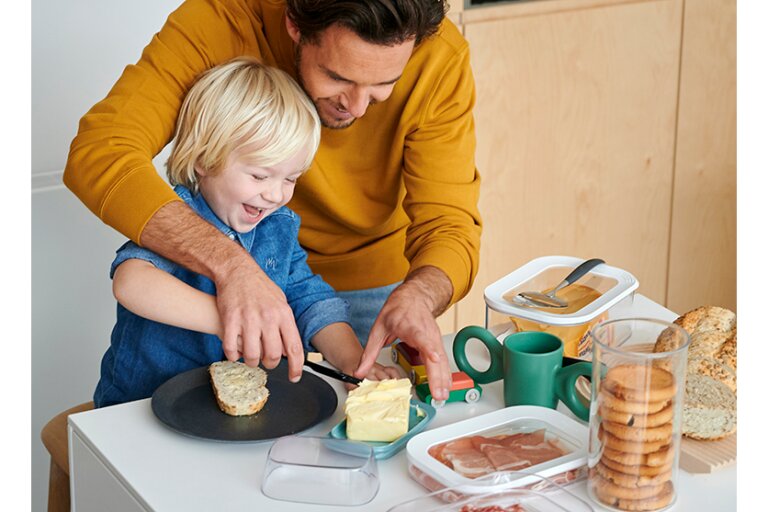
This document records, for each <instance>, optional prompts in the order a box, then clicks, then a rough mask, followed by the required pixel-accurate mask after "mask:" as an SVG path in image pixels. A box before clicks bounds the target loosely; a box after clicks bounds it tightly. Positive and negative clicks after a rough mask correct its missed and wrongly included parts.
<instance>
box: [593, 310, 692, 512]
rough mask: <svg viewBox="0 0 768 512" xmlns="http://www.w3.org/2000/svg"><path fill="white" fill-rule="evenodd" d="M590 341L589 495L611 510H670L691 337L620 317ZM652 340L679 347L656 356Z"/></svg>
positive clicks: (653, 323) (665, 326)
mask: <svg viewBox="0 0 768 512" xmlns="http://www.w3.org/2000/svg"><path fill="white" fill-rule="evenodd" d="M590 336H592V338H593V344H594V350H593V360H592V368H593V372H592V398H591V405H590V418H589V482H588V485H587V488H588V491H589V496H590V497H591V498H592V499H594V500H595V501H596V502H598V503H600V504H601V505H602V506H604V507H607V508H609V509H611V510H619V511H632V510H648V511H657V510H664V509H667V508H668V507H670V506H672V504H673V503H674V502H675V500H676V498H677V473H678V463H679V457H680V435H681V424H682V423H681V421H682V406H683V397H684V393H685V372H686V362H687V352H688V344H689V337H688V333H686V332H685V330H683V329H682V328H681V327H679V326H677V325H675V324H671V323H669V322H665V321H662V320H655V319H647V318H625V319H618V320H610V321H608V322H605V323H603V324H600V325H599V326H597V327H596V328H595V329H593V330H592V331H591V332H590ZM657 340H659V341H660V347H661V345H662V344H666V346H668V347H676V348H673V349H672V350H669V351H665V352H653V350H654V345H655V344H656V342H657Z"/></svg>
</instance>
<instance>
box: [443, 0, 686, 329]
mask: <svg viewBox="0 0 768 512" xmlns="http://www.w3.org/2000/svg"><path fill="white" fill-rule="evenodd" d="M510 8H512V7H510ZM681 12H682V4H681V2H680V1H679V0H664V1H656V2H640V3H622V4H616V5H610V6H599V7H593V8H590V9H585V10H581V11H578V10H569V11H566V12H555V13H546V14H541V15H531V14H527V15H525V16H521V17H519V18H516V17H510V18H506V19H502V20H492V21H484V22H479V23H467V24H466V25H465V36H466V38H467V39H468V40H469V42H470V46H471V49H472V65H473V70H474V73H475V79H476V83H477V98H478V99H477V107H476V110H475V118H476V123H477V137H478V148H477V166H478V168H479V169H480V172H481V174H482V176H483V184H482V190H481V199H480V208H481V212H482V214H483V217H484V221H485V227H484V232H483V238H482V246H481V264H480V271H479V274H478V277H477V279H476V281H475V285H474V287H473V289H472V290H471V292H470V294H469V295H468V297H467V298H465V299H464V300H463V301H462V302H460V303H459V304H458V311H457V320H456V321H457V326H459V327H461V326H463V325H467V324H472V323H474V324H482V322H483V319H484V314H483V313H484V312H483V304H484V302H483V299H482V293H483V289H484V288H485V287H486V286H487V285H488V284H490V283H491V282H493V281H495V280H496V279H498V278H499V277H501V276H503V275H505V274H506V273H508V272H510V271H512V270H513V269H515V268H517V267H518V266H520V265H522V264H523V263H525V262H526V261H528V260H530V259H533V258H535V257H538V256H543V255H548V254H564V255H573V256H581V257H584V258H588V257H602V258H603V259H605V260H606V261H607V262H609V263H610V264H612V265H615V266H618V267H621V268H624V269H627V270H629V271H630V272H632V273H633V274H634V275H635V276H636V277H637V278H638V279H639V281H640V292H642V293H643V294H645V295H647V296H649V297H650V298H651V299H654V300H657V301H660V302H663V300H664V297H665V289H666V281H667V258H668V244H669V236H670V232H669V226H670V215H671V211H670V210H671V189H672V164H673V152H674V145H673V143H674V133H675V108H676V95H677V86H678V81H677V76H678V69H679V50H680V48H679V44H680V25H681Z"/></svg>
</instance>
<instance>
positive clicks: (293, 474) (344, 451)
mask: <svg viewBox="0 0 768 512" xmlns="http://www.w3.org/2000/svg"><path fill="white" fill-rule="evenodd" d="M261 490H262V492H263V493H264V495H265V496H268V497H270V498H273V499H276V500H283V501H295V502H300V503H315V504H321V505H363V504H365V503H368V502H369V501H371V500H372V499H373V498H374V497H375V496H376V493H378V491H379V472H378V467H377V465H376V459H375V458H374V456H373V450H372V448H371V447H370V446H368V445H366V444H363V443H358V442H355V441H347V440H342V439H333V438H326V437H309V436H287V437H281V438H280V439H278V440H277V441H275V443H274V444H273V445H272V447H271V448H270V450H269V454H268V455H267V464H266V467H265V469H264V476H263V479H262V484H261Z"/></svg>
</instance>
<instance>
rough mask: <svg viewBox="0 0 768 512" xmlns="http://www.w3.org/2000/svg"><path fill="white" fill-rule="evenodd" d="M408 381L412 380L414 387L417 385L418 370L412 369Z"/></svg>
mask: <svg viewBox="0 0 768 512" xmlns="http://www.w3.org/2000/svg"><path fill="white" fill-rule="evenodd" d="M408 380H410V381H411V384H413V385H414V386H415V385H416V384H417V382H416V370H414V369H413V368H411V371H410V373H408Z"/></svg>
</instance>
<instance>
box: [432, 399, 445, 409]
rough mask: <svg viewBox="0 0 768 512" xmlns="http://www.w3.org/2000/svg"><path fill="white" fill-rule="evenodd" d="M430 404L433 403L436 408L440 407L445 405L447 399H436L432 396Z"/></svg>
mask: <svg viewBox="0 0 768 512" xmlns="http://www.w3.org/2000/svg"><path fill="white" fill-rule="evenodd" d="M429 405H431V406H432V407H434V408H435V409H439V408H441V407H442V406H444V405H445V400H435V399H434V398H430V399H429Z"/></svg>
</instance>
